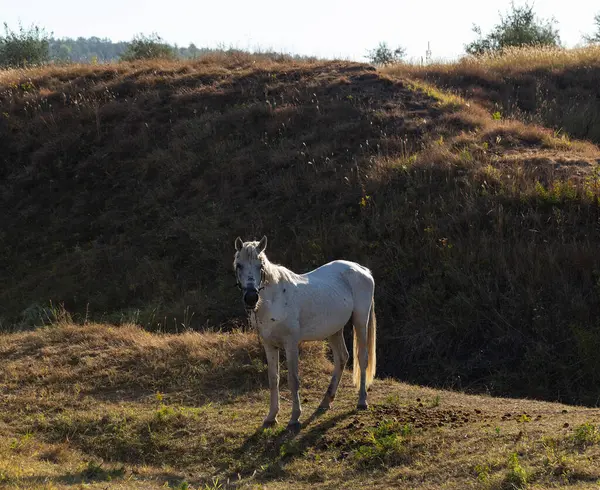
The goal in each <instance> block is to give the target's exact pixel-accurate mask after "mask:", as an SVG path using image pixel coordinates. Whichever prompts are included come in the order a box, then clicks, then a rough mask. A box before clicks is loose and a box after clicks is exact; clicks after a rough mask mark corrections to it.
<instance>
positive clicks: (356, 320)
mask: <svg viewBox="0 0 600 490" xmlns="http://www.w3.org/2000/svg"><path fill="white" fill-rule="evenodd" d="M368 320H369V309H367V310H366V311H360V310H354V313H352V323H353V324H354V343H355V345H354V356H355V359H356V358H357V359H358V365H359V367H360V384H359V389H358V404H357V407H356V408H358V409H359V410H366V409H367V408H368V406H369V405H368V404H367V365H368V363H369V349H368V346H367V335H368V332H367V324H368ZM354 368H355V371H356V361H355V363H354ZM357 374H358V373H356V372H354V377H355V379H356V376H357Z"/></svg>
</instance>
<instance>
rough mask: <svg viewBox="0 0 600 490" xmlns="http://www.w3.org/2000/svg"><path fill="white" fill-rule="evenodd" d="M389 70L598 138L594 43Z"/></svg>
mask: <svg viewBox="0 0 600 490" xmlns="http://www.w3.org/2000/svg"><path fill="white" fill-rule="evenodd" d="M384 72H385V73H388V74H392V75H395V76H402V77H409V78H414V79H420V80H427V81H429V82H430V83H432V84H434V85H436V86H437V87H438V88H445V89H449V90H452V91H454V92H456V93H457V94H460V95H462V96H463V97H466V98H468V99H470V100H472V101H475V102H477V103H479V104H481V105H482V106H484V107H486V108H487V109H488V110H489V111H490V112H491V113H493V112H497V113H498V114H500V115H501V116H502V118H517V119H521V120H523V121H524V122H526V123H528V124H529V123H535V124H538V125H545V126H547V127H550V128H552V129H553V130H554V131H559V132H560V133H562V134H564V133H566V134H568V135H570V136H572V137H575V138H585V139H589V140H591V141H593V142H595V143H596V144H597V143H600V119H599V118H598V114H599V107H598V103H597V100H598V84H597V83H596V80H597V79H598V74H599V72H600V47H599V46H597V45H592V46H587V47H583V48H576V49H560V48H552V47H548V48H514V49H508V50H506V51H504V52H502V53H501V54H491V55H488V56H482V57H465V58H463V59H461V60H459V61H458V62H455V63H434V64H432V65H427V66H417V65H397V66H394V67H392V68H388V69H386V70H384Z"/></svg>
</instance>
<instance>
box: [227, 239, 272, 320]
mask: <svg viewBox="0 0 600 490" xmlns="http://www.w3.org/2000/svg"><path fill="white" fill-rule="evenodd" d="M266 248H267V237H266V236H263V237H262V239H261V241H260V242H243V241H242V239H241V238H240V237H237V238H236V239H235V249H236V253H235V259H234V261H233V268H234V270H235V277H236V279H237V285H238V287H239V288H240V289H241V290H242V294H243V296H242V298H243V300H244V305H245V306H246V309H249V310H253V309H255V308H256V305H257V304H258V293H259V292H260V290H261V289H262V288H263V284H262V283H263V279H264V271H263V258H264V254H263V252H264V251H265V249H266Z"/></svg>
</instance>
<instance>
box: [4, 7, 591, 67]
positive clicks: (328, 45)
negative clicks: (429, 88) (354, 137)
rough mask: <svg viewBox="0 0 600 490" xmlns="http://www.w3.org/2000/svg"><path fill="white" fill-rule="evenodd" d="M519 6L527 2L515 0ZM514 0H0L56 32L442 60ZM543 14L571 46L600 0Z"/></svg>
mask: <svg viewBox="0 0 600 490" xmlns="http://www.w3.org/2000/svg"><path fill="white" fill-rule="evenodd" d="M516 3H517V4H519V3H520V2H518V1H517V2H516ZM509 5H510V0H496V1H493V2H490V1H485V0H454V1H449V0H445V1H444V0H412V1H407V0H398V1H391V0H366V1H362V2H357V1H355V0H345V1H343V0H303V1H299V2H291V1H289V0H213V1H206V0H193V1H192V0H188V1H170V2H169V1H165V0H148V1H141V0H133V1H132V0H102V1H94V2H86V1H85V0H83V1H82V0H54V1H48V0H24V1H21V2H18V1H14V0H0V22H7V23H8V24H9V26H10V27H11V28H13V29H15V28H16V27H17V23H18V21H19V20H20V21H22V23H23V24H24V25H26V26H28V25H30V24H31V23H35V24H37V25H40V26H42V27H45V28H46V30H48V31H52V32H53V33H54V35H55V37H78V36H82V37H90V36H98V37H108V38H110V39H112V40H113V41H127V40H130V39H131V38H132V37H133V36H134V35H135V34H138V33H144V34H150V33H152V32H156V33H158V34H159V35H160V36H161V37H162V38H163V39H165V40H166V41H167V42H169V43H171V44H174V43H177V44H179V45H183V46H187V45H188V44H189V43H190V42H193V43H194V44H195V45H196V46H197V47H199V48H200V47H217V46H218V45H225V46H226V47H230V46H231V47H236V48H240V49H250V50H255V49H256V48H262V49H263V50H266V49H273V50H275V51H283V52H290V53H294V54H303V55H314V56H319V57H323V58H333V57H335V58H343V59H352V60H357V61H364V60H365V59H364V55H365V54H366V52H367V51H368V50H369V49H372V48H374V47H376V46H377V44H378V43H379V42H380V41H386V42H387V43H388V44H389V45H390V46H391V47H396V46H398V45H401V46H404V47H405V48H406V49H407V52H408V57H409V58H413V59H415V60H416V59H419V58H420V57H421V56H424V55H425V50H426V49H427V42H428V41H429V42H430V43H431V51H432V55H433V58H434V59H451V58H456V57H458V56H460V55H461V54H463V53H464V45H465V43H467V42H469V41H471V40H472V39H473V38H474V35H473V33H472V32H471V27H472V25H473V23H476V24H479V25H480V26H481V27H482V29H483V31H484V33H485V32H487V31H488V30H489V29H490V28H491V27H492V26H493V25H495V24H496V23H497V22H498V20H499V16H498V12H499V11H501V12H502V13H505V12H506V10H507V9H508V7H509ZM534 9H535V11H536V13H537V14H538V15H539V16H540V17H542V18H548V17H552V16H553V17H554V18H556V20H557V21H558V25H557V26H558V29H559V31H560V35H561V39H562V41H563V44H564V45H566V46H567V47H573V46H574V45H576V44H578V43H580V42H581V38H582V36H583V34H588V33H591V32H593V31H594V21H593V19H594V15H595V14H596V13H598V12H599V11H600V5H598V4H595V3H594V2H590V1H584V0H570V1H567V2H565V1H564V0H561V1H559V0H538V1H537V2H535V3H534Z"/></svg>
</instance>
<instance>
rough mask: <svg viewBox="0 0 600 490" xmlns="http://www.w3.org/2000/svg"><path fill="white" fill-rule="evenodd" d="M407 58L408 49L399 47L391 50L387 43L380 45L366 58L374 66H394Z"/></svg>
mask: <svg viewBox="0 0 600 490" xmlns="http://www.w3.org/2000/svg"><path fill="white" fill-rule="evenodd" d="M405 56H406V49H404V48H403V47H401V46H398V47H397V48H396V49H392V48H390V47H389V46H388V45H387V43H386V42H383V43H379V46H377V47H376V48H375V49H372V50H371V51H369V54H368V55H367V56H366V58H367V59H368V60H369V61H370V62H371V63H373V64H374V65H382V66H387V65H393V64H394V63H400V62H401V61H402V59H403V58H404V57H405Z"/></svg>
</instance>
